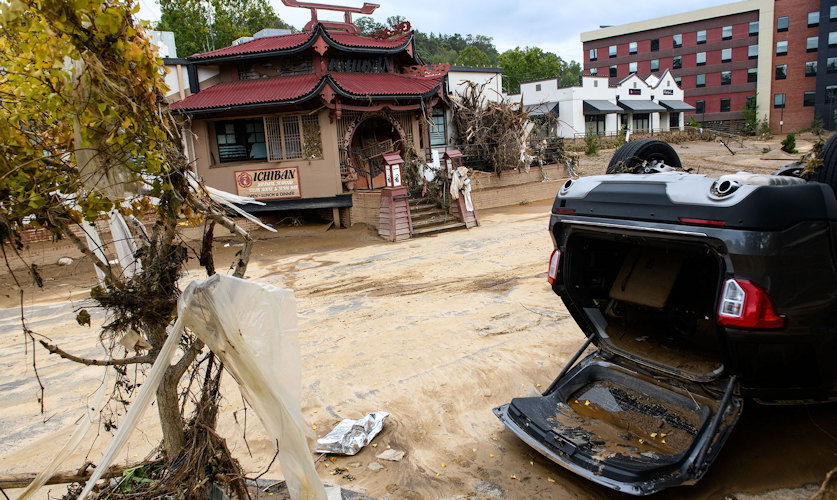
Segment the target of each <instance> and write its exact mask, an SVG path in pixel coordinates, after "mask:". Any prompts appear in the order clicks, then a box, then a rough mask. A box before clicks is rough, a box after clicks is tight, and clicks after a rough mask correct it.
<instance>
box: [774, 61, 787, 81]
mask: <svg viewBox="0 0 837 500" xmlns="http://www.w3.org/2000/svg"><path fill="white" fill-rule="evenodd" d="M775 78H776V80H786V79H787V78H788V65H787V64H777V65H776V76H775Z"/></svg>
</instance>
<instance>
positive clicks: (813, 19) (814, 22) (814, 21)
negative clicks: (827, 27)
mask: <svg viewBox="0 0 837 500" xmlns="http://www.w3.org/2000/svg"><path fill="white" fill-rule="evenodd" d="M819 25H820V11H818V10H815V11H814V12H809V13H808V27H809V28H813V27H814V26H819Z"/></svg>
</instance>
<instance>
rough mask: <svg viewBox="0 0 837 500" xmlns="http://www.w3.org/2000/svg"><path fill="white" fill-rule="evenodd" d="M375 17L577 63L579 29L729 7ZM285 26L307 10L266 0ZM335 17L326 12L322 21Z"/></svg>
mask: <svg viewBox="0 0 837 500" xmlns="http://www.w3.org/2000/svg"><path fill="white" fill-rule="evenodd" d="M378 1H379V2H380V4H381V8H379V9H378V10H377V11H376V12H375V14H374V16H373V17H375V18H376V19H377V20H379V21H383V20H385V19H386V18H387V16H393V15H402V16H404V17H405V18H407V20H409V21H410V22H411V23H412V24H413V27H414V28H415V29H418V30H420V31H424V32H433V33H447V34H452V33H461V34H463V35H466V34H468V33H473V34H481V35H488V36H491V37H493V38H494V44H495V45H496V46H497V49H498V50H499V51H500V52H502V51H504V50H507V49H513V48H514V47H517V46H521V47H524V46H537V47H541V48H543V49H544V50H549V51H552V52H555V53H556V54H558V55H559V56H561V57H562V58H564V59H572V60H576V61H580V60H581V42H579V34H580V33H581V32H582V31H589V30H591V29H596V28H598V27H599V26H600V25H612V24H624V23H629V22H633V21H641V20H643V19H650V18H654V17H660V16H665V15H669V14H676V13H678V12H686V11H689V10H694V9H700V8H703V7H710V6H713V5H720V4H724V3H730V2H729V1H728V0H679V1H676V2H672V1H670V0H641V1H636V0H525V1H523V0H519V1H501V0H418V1H416V0H378ZM270 2H271V4H273V7H274V9H276V12H277V13H278V14H279V17H281V18H282V19H283V20H285V21H286V22H289V23H290V24H292V25H294V26H296V27H297V28H302V26H303V25H305V23H306V22H307V21H308V20H309V19H310V14H309V13H308V10H307V9H296V8H290V7H285V6H284V5H283V4H282V3H281V1H280V0H270ZM319 3H329V4H338V5H339V4H342V5H360V4H361V3H362V1H360V0H346V1H334V0H319ZM140 6H141V10H140V18H141V19H146V20H151V21H156V20H157V19H158V18H159V15H160V14H159V12H160V11H159V7H158V6H157V3H156V1H155V0H140ZM329 18H334V17H333V16H331V15H330V14H328V13H326V14H325V15H321V16H320V19H329Z"/></svg>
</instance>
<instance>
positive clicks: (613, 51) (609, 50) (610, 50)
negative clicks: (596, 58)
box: [607, 45, 616, 57]
mask: <svg viewBox="0 0 837 500" xmlns="http://www.w3.org/2000/svg"><path fill="white" fill-rule="evenodd" d="M607 56H608V57H616V45H611V46H610V47H608V48H607Z"/></svg>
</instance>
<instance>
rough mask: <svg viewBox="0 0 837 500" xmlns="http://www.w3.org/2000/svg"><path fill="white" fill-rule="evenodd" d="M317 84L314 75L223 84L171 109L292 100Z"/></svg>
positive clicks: (192, 96) (308, 92)
mask: <svg viewBox="0 0 837 500" xmlns="http://www.w3.org/2000/svg"><path fill="white" fill-rule="evenodd" d="M319 83H320V77H318V76H317V75H315V74H310V75H297V76H286V77H281V78H260V79H256V80H236V81H234V82H224V83H219V84H216V85H213V86H211V87H209V88H207V89H205V90H201V91H200V92H198V93H197V94H192V95H190V96H188V97H186V98H185V99H183V100H182V101H177V102H175V103H173V104H172V105H171V109H173V110H178V111H190V110H197V109H209V108H225V107H230V106H241V105H245V104H258V103H267V102H281V101H291V100H294V99H299V98H301V97H304V96H306V95H308V94H312V93H314V91H315V90H316V89H317V87H318V85H319Z"/></svg>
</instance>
